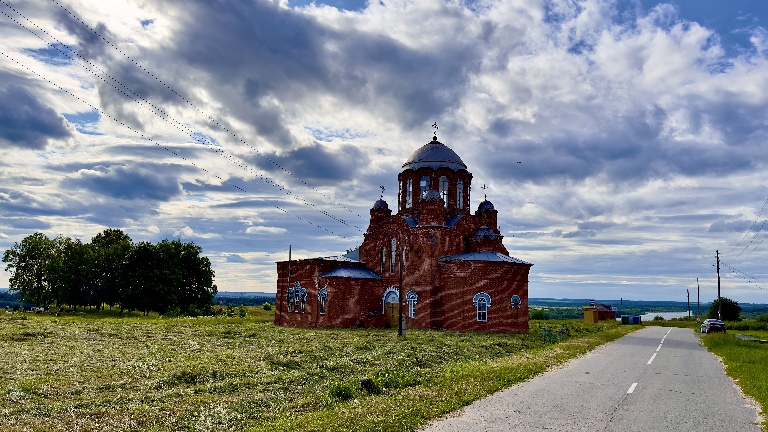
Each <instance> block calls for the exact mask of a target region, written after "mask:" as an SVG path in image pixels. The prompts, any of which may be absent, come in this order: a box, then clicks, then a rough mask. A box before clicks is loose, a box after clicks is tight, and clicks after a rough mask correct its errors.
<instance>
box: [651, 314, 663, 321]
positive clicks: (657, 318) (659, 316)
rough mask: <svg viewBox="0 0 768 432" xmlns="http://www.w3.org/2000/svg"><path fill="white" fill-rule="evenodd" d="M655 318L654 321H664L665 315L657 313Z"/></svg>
mask: <svg viewBox="0 0 768 432" xmlns="http://www.w3.org/2000/svg"><path fill="white" fill-rule="evenodd" d="M653 320H654V321H664V317H663V316H661V315H656V316H655V317H653Z"/></svg>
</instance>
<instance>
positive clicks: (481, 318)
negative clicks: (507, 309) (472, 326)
mask: <svg viewBox="0 0 768 432" xmlns="http://www.w3.org/2000/svg"><path fill="white" fill-rule="evenodd" d="M472 304H474V305H475V308H477V321H478V322H488V308H489V307H490V306H491V296H489V295H488V294H486V293H484V292H481V293H477V294H475V297H474V298H473V299H472Z"/></svg>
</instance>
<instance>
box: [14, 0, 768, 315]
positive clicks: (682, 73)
mask: <svg viewBox="0 0 768 432" xmlns="http://www.w3.org/2000/svg"><path fill="white" fill-rule="evenodd" d="M321 3H322V2H321ZM321 3H319V4H318V5H316V6H308V7H305V8H300V9H291V8H290V7H288V6H287V3H285V2H283V3H281V4H276V3H273V2H267V1H255V2H225V3H217V4H216V5H213V4H209V3H206V2H192V3H184V4H181V3H178V2H171V1H164V2H163V1H161V2H138V1H130V0H125V1H117V0H116V1H113V2H109V3H108V2H97V1H94V0H76V1H73V2H70V3H69V5H70V10H72V11H73V12H74V13H75V14H77V15H78V16H79V17H80V18H81V19H82V20H83V21H84V22H86V23H87V24H88V25H89V26H90V27H91V28H98V29H99V32H100V33H99V34H102V35H104V37H106V38H108V39H110V41H111V42H112V43H113V44H115V46H116V47H117V48H119V49H120V50H121V52H122V53H125V54H126V55H128V56H131V60H126V56H124V55H123V54H122V53H121V52H118V51H116V50H114V49H113V48H112V47H111V46H109V45H106V44H104V43H103V42H102V41H101V39H100V38H97V37H94V35H93V34H92V33H91V32H90V30H88V29H86V28H85V27H83V26H82V25H80V24H79V23H78V22H77V21H76V20H74V19H70V18H68V17H67V16H66V15H63V16H62V14H60V13H59V12H58V9H57V7H55V4H53V3H51V2H48V1H43V0H37V1H28V2H23V3H19V4H18V5H17V6H18V10H19V11H20V12H22V13H24V14H25V16H26V17H28V18H29V19H30V20H31V21H33V22H34V23H35V24H36V25H39V26H41V27H42V28H45V29H46V30H47V31H49V32H50V33H51V34H52V35H54V36H55V37H56V38H57V39H58V40H59V41H61V42H62V43H63V44H65V45H66V46H71V47H77V49H78V50H79V53H80V54H82V55H83V56H85V57H87V58H88V61H89V62H90V63H92V64H94V65H97V66H98V70H99V71H100V72H99V73H100V74H108V75H109V76H110V77H112V78H114V79H115V80H117V81H119V82H120V83H121V84H122V85H125V86H126V87H121V86H119V85H115V86H116V87H119V88H120V89H121V90H120V91H116V90H115V88H113V87H112V84H114V81H112V80H110V79H107V80H106V81H105V80H102V79H101V78H98V77H96V76H94V74H92V73H91V72H89V71H88V70H86V69H84V68H83V67H81V65H80V64H79V61H80V60H79V59H77V61H65V59H64V57H62V55H61V54H60V53H58V52H57V51H55V50H53V51H51V50H50V48H51V46H46V44H45V43H43V42H42V41H40V39H38V38H36V37H34V36H33V35H31V34H29V33H28V32H26V30H24V29H22V28H21V27H19V26H18V25H16V24H14V23H12V22H11V21H8V20H7V19H6V18H4V17H3V18H2V19H4V20H5V21H4V23H5V24H6V25H5V26H3V27H2V30H0V31H1V32H2V33H1V34H0V48H2V51H3V52H4V53H7V54H8V56H9V57H11V58H12V59H13V60H10V59H9V58H8V57H3V56H0V94H19V95H23V96H24V101H26V105H27V106H40V107H41V109H43V110H44V112H45V113H47V115H46V116H45V119H44V120H47V123H45V124H46V125H48V126H50V128H49V129H48V130H49V133H48V134H47V135H45V134H43V135H42V136H38V135H35V131H32V130H30V129H29V128H23V127H22V126H21V125H20V124H16V125H14V124H13V120H12V119H13V117H12V115H11V114H12V113H13V112H14V111H13V110H14V106H13V104H11V105H8V103H11V102H13V101H6V103H5V104H3V102H2V101H0V122H3V121H5V122H6V123H7V124H0V130H3V131H8V133H5V132H3V137H2V139H4V140H6V141H8V140H13V142H14V144H13V146H12V147H10V150H9V151H10V152H11V153H10V155H11V157H9V158H3V159H2V160H0V172H2V174H3V175H2V176H1V178H0V214H3V215H4V216H3V217H4V218H6V219H4V220H3V233H4V234H3V235H0V249H3V248H5V249H7V248H8V247H10V246H11V245H12V244H13V242H15V241H20V240H21V238H23V236H24V235H26V234H31V232H32V231H33V230H35V229H41V230H45V231H46V232H47V233H52V234H53V235H56V234H63V235H73V236H74V235H77V234H80V233H96V232H98V231H99V230H100V229H103V228H106V227H122V228H124V229H126V231H127V232H129V234H130V233H135V232H138V233H146V234H149V235H151V236H152V239H147V238H140V237H139V235H136V234H131V235H132V238H133V239H134V240H135V241H143V240H152V241H157V240H159V239H162V238H163V237H181V238H185V239H192V240H195V241H196V242H197V243H199V244H200V245H202V246H203V248H204V251H205V253H209V254H211V255H212V256H216V257H222V259H220V260H219V261H217V265H221V270H217V283H218V284H219V287H220V289H223V290H227V289H228V290H235V289H236V287H241V286H247V287H249V289H254V290H257V291H271V290H274V276H275V275H274V264H273V263H272V262H271V261H274V260H275V259H285V257H283V255H285V251H286V250H287V248H288V245H289V244H292V245H294V252H295V251H296V250H301V251H302V252H301V253H300V255H301V256H303V257H311V256H325V255H333V254H338V253H340V252H343V251H344V250H346V249H349V248H352V247H354V246H356V245H358V244H359V243H360V242H361V241H362V232H363V231H364V230H365V228H366V227H367V224H368V210H369V209H370V206H371V205H372V204H373V202H374V201H375V200H376V199H378V197H379V189H378V186H379V185H385V187H386V193H385V199H386V200H388V202H389V203H390V207H394V203H395V199H396V198H395V197H396V188H397V183H396V181H397V180H396V179H397V173H398V171H399V169H400V166H401V164H402V163H403V162H404V161H405V159H406V158H407V157H408V156H409V155H410V154H411V153H412V152H413V151H414V150H415V149H417V148H418V147H420V146H421V145H423V144H424V143H426V142H427V141H428V140H429V138H430V137H431V130H430V128H429V125H431V124H432V122H434V121H437V123H438V124H439V125H440V129H439V133H438V135H439V138H440V140H441V141H443V142H444V143H446V144H447V145H449V146H450V147H452V148H453V149H454V150H455V151H456V152H457V153H458V154H459V155H460V156H461V157H462V159H463V160H464V162H466V163H467V164H468V165H469V169H470V171H471V172H472V173H473V175H474V179H473V182H474V183H475V185H476V187H475V191H474V193H473V195H472V198H473V199H474V201H473V202H475V203H477V202H479V200H480V199H481V198H482V195H481V194H479V192H478V189H477V187H478V186H479V185H481V184H483V183H485V184H488V185H490V186H491V189H489V190H488V196H489V199H491V200H492V201H493V202H494V204H495V205H496V208H497V209H499V210H500V214H499V223H500V226H501V227H502V229H503V231H504V232H508V233H509V234H506V238H505V242H506V244H507V246H508V248H509V249H510V252H511V253H512V254H513V255H514V256H517V257H518V258H521V259H524V260H526V261H531V262H534V264H535V266H534V268H533V272H532V276H531V277H532V279H531V294H532V295H534V296H547V293H557V294H560V293H566V296H571V297H582V296H589V297H597V298H600V297H601V296H603V297H607V296H611V295H614V294H616V297H619V296H622V297H624V298H645V297H652V296H656V297H665V296H666V297H668V298H678V295H677V294H673V293H672V291H671V288H670V287H674V286H678V285H679V286H682V285H684V284H686V283H687V282H686V281H690V280H695V278H696V277H698V276H700V275H702V274H703V276H702V278H704V279H705V278H706V277H710V276H711V275H710V274H708V273H707V272H708V271H709V270H710V268H711V264H712V263H711V261H712V260H713V258H712V256H713V253H712V251H713V250H715V249H721V250H725V251H726V252H727V251H729V250H731V249H734V248H735V246H736V245H737V244H738V243H739V240H740V239H741V236H740V235H743V232H742V233H739V232H737V231H738V230H737V228H738V227H742V226H744V225H745V221H751V220H754V219H760V218H764V217H765V215H764V214H761V213H760V206H761V205H762V202H763V201H764V200H765V198H766V197H768V188H766V187H765V186H764V185H766V184H767V183H768V178H767V176H766V174H765V173H766V172H768V171H767V170H766V165H768V151H766V150H768V149H766V143H768V139H766V138H768V124H766V122H765V120H764V119H766V118H768V58H766V56H765V51H766V50H765V47H766V46H768V42H766V41H768V37H766V34H765V29H763V28H762V27H759V26H753V27H751V29H750V30H748V33H745V34H748V37H747V39H749V38H751V42H749V43H750V44H751V45H749V46H748V47H745V48H744V49H741V50H739V49H734V48H733V47H731V46H724V40H725V39H726V36H729V35H731V33H729V34H728V35H726V34H723V33H722V32H720V33H718V29H716V28H712V27H710V26H709V24H708V23H709V22H701V23H695V22H690V21H687V20H686V19H685V18H684V17H681V16H680V15H679V14H680V8H676V7H675V6H674V4H665V5H659V6H656V7H655V8H654V9H651V10H649V11H647V12H644V11H643V10H642V9H641V8H639V7H630V8H627V7H626V5H624V4H623V3H619V2H614V1H609V0H580V1H570V0H569V1H565V0H563V1H559V0H555V1H547V2H545V1H537V0H532V1H526V2H508V1H487V2H464V3H462V2H445V1H440V0H429V1H425V2H415V3H414V2H408V1H390V2H383V3H382V2H369V3H370V4H369V5H368V7H367V8H365V9H364V10H361V11H359V12H346V11H339V10H337V9H335V8H332V7H327V6H323V5H322V4H321ZM0 7H1V8H2V9H3V10H4V11H6V12H7V13H9V15H11V14H14V13H13V12H12V11H10V10H9V9H7V8H6V7H5V6H2V5H0ZM150 21H151V22H150ZM720 21H722V20H720ZM200 22H205V23H206V25H202V26H201V25H199V23H200ZM718 22H719V21H718ZM750 25H751V24H750ZM35 50H37V51H35ZM45 55H51V56H53V58H51V59H48V60H46V58H45ZM54 60H56V61H58V63H56V61H54ZM15 61H19V62H20V63H22V64H23V65H25V66H26V67H28V68H29V69H31V70H33V71H34V73H32V72H30V70H29V69H25V68H24V67H20V66H19V65H17V64H16V63H15ZM134 61H135V62H136V63H138V64H140V65H141V68H138V67H136V66H135V64H136V63H134ZM35 73H37V74H39V76H38V75H35ZM46 80H50V81H51V82H53V83H56V84H57V85H59V86H61V87H62V88H64V89H65V90H66V91H68V92H71V93H72V94H74V95H75V96H76V98H75V97H73V96H72V95H71V94H68V93H65V92H62V91H61V90H59V89H57V88H55V87H53V86H52V84H51V83H50V82H48V81H46ZM161 81H162V83H161ZM169 88H171V89H172V90H169ZM9 89H16V90H9ZM9 91H10V93H9ZM77 98H79V99H81V100H82V101H85V102H87V103H84V102H81V101H80V100H78V99H77ZM182 98H183V99H182ZM88 104H91V105H94V106H96V107H97V108H98V110H99V111H100V117H98V116H96V115H95V113H94V114H92V118H91V119H92V120H94V119H95V120H94V121H93V122H91V123H90V126H89V128H88V129H83V128H81V130H77V129H75V130H73V129H72V127H71V125H68V124H67V125H65V126H66V127H69V129H66V130H64V129H61V128H60V127H58V126H60V125H59V123H57V121H59V122H62V123H64V122H63V120H62V118H63V117H62V116H64V115H65V114H66V115H68V116H70V117H68V118H72V117H71V116H72V115H73V114H74V113H86V112H88V113H91V112H92V107H91V106H90V105H88ZM150 104H151V105H150ZM190 104H191V105H190ZM4 109H5V110H6V111H3V110H4ZM3 112H6V113H9V114H8V115H7V116H5V117H4V116H3V115H2V114H1V113H3ZM41 112H43V111H41ZM109 116H111V117H113V118H114V119H116V120H117V121H114V120H111V119H110V117H109ZM3 119H5V120H3ZM57 119H58V120H57ZM25 124H26V123H25ZM3 128H5V129H3ZM85 132H96V133H99V134H100V135H96V134H86V133H85ZM14 133H15V135H14ZM67 134H71V137H69V138H67ZM196 137H209V138H210V139H209V140H208V141H206V142H204V143H201V142H199V141H196V140H195V138H196ZM212 142H214V143H215V144H212ZM43 147H44V148H43ZM518 161H520V162H522V163H521V164H517V162H518ZM278 165H279V166H278ZM265 179H266V180H265ZM475 205H476V204H475ZM6 227H8V228H6ZM553 234H555V235H553ZM759 235H764V234H759ZM762 239H763V237H759V236H758V237H757V238H756V239H755V243H758V242H760V241H761V240H762ZM747 241H748V240H747ZM739 247H740V248H741V247H743V245H740V246H739ZM761 252H762V249H760V248H758V249H757V250H756V251H755V252H754V254H753V255H752V256H750V258H749V259H748V260H745V261H743V262H740V263H738V264H734V265H736V266H737V267H739V266H741V267H740V270H742V271H744V272H746V273H750V274H755V273H757V275H758V276H762V277H764V278H765V277H768V275H766V274H764V270H763V269H762V267H761V264H760V263H761V262H764V259H765V257H766V255H768V254H766V253H763V254H761ZM295 253H297V254H298V252H295ZM736 253H738V252H736ZM253 254H263V256H261V258H259V259H257V260H252V259H241V258H238V257H244V258H245V257H251V256H254V255H253ZM226 257H229V258H226ZM731 258H733V257H731ZM761 260H762V261H761ZM241 261H242V262H241ZM245 261H247V262H245ZM6 276H7V275H3V276H0V278H2V277H6ZM728 278H729V279H728V283H730V284H733V285H736V286H739V287H741V289H744V290H745V292H747V293H754V294H749V295H746V296H745V298H749V299H750V300H752V301H755V300H757V299H759V298H760V294H759V293H758V292H756V291H754V289H753V290H752V291H750V289H749V288H748V287H746V285H744V284H743V281H741V280H740V279H738V278H737V277H734V276H732V275H731V276H728ZM0 285H3V280H2V279H0ZM227 285H229V286H231V288H228V286H227ZM627 287H631V288H627ZM568 293H570V294H568ZM601 293H602V294H601Z"/></svg>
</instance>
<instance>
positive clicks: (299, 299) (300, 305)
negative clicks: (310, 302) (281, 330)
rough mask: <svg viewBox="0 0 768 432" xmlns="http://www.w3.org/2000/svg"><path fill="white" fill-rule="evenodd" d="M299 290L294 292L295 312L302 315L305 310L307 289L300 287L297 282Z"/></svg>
mask: <svg viewBox="0 0 768 432" xmlns="http://www.w3.org/2000/svg"><path fill="white" fill-rule="evenodd" d="M296 284H297V285H299V289H298V290H297V292H296V306H297V307H296V312H301V313H304V311H305V310H306V308H307V289H306V288H304V287H302V286H301V285H300V284H299V283H298V282H296Z"/></svg>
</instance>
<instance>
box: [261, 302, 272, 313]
mask: <svg viewBox="0 0 768 432" xmlns="http://www.w3.org/2000/svg"><path fill="white" fill-rule="evenodd" d="M261 307H262V308H264V310H265V311H267V312H269V311H271V310H272V305H271V304H270V303H267V302H264V304H263V305H262V306H261Z"/></svg>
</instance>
